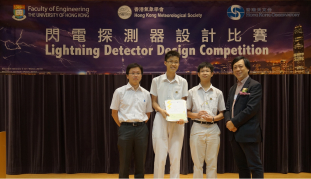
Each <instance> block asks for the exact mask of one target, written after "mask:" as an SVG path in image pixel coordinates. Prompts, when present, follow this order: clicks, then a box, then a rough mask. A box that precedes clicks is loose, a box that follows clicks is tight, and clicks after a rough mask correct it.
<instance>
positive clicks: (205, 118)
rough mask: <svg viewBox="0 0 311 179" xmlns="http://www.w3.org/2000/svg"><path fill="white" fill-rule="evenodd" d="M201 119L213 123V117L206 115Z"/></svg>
mask: <svg viewBox="0 0 311 179" xmlns="http://www.w3.org/2000/svg"><path fill="white" fill-rule="evenodd" d="M203 119H204V120H206V121H207V122H213V116H211V115H209V114H206V115H205V116H203Z"/></svg>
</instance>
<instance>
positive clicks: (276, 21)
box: [0, 1, 311, 74]
mask: <svg viewBox="0 0 311 179" xmlns="http://www.w3.org/2000/svg"><path fill="white" fill-rule="evenodd" d="M0 4H1V3H0ZM310 7H311V5H310V2H299V3H297V2H256V3H254V2H169V1H168V2H152V1H150V2H135V1H134V2H126V1H124V2H110V1H107V2H60V1H57V2H32V3H29V4H21V3H15V4H14V3H13V2H12V4H7V3H6V4H2V5H1V6H0V13H1V14H0V16H1V27H0V48H1V52H0V68H1V73H5V74H8V73H18V74H52V73H56V74H122V73H125V68H126V66H127V65H128V64H130V63H134V62H135V63H139V64H141V65H142V66H143V67H144V71H145V72H146V73H148V74H150V73H151V74H153V73H163V72H164V71H165V66H164V65H163V61H164V55H165V53H166V52H168V51H170V50H176V51H178V52H179V53H180V54H181V59H180V67H179V70H178V73H195V71H196V67H197V65H198V64H200V63H201V62H202V61H208V62H211V63H212V64H213V65H214V66H215V72H216V73H222V74H226V73H231V72H232V69H231V65H230V63H231V61H232V59H233V58H234V57H236V56H240V55H243V56H245V57H247V58H249V59H250V61H251V62H252V68H253V74H289V73H300V74H309V72H310V66H311V27H310V19H311V13H310V10H311V8H310Z"/></svg>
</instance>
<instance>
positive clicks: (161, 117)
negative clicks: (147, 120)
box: [150, 51, 188, 178]
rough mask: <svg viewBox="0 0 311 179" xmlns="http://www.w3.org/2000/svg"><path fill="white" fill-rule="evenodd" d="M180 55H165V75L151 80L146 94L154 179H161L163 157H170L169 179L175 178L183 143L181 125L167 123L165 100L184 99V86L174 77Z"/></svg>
mask: <svg viewBox="0 0 311 179" xmlns="http://www.w3.org/2000/svg"><path fill="white" fill-rule="evenodd" d="M179 62H180V55H179V53H178V52H176V51H170V52H168V53H166V55H165V61H164V65H165V66H166V69H167V70H166V73H165V74H163V75H160V76H158V77H156V78H154V79H153V80H152V83H151V89H150V93H151V95H152V106H153V108H154V109H155V110H156V111H157V113H156V115H155V119H154V122H153V128H152V144H153V150H154V153H155V159H154V178H164V169H165V164H166V158H167V153H168V154H169V157H170V163H171V165H170V177H171V178H179V174H180V157H181V149H182V145H183V139H184V121H183V120H180V121H178V122H168V121H166V116H169V114H168V113H167V112H166V110H165V100H172V99H175V100H177V99H184V100H186V98H187V95H188V83H187V81H186V80H185V79H184V78H182V77H181V76H179V75H177V74H176V71H177V70H178V67H179Z"/></svg>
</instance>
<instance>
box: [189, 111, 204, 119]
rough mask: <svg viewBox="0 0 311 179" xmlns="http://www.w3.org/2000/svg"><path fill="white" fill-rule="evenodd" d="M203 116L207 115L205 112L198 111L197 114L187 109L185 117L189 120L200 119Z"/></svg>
mask: <svg viewBox="0 0 311 179" xmlns="http://www.w3.org/2000/svg"><path fill="white" fill-rule="evenodd" d="M203 115H207V112H206V111H200V112H198V113H194V112H192V111H191V110H189V109H188V111H187V116H188V117H189V118H191V119H200V118H202V116H203Z"/></svg>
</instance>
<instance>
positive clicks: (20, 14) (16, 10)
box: [12, 5, 26, 21]
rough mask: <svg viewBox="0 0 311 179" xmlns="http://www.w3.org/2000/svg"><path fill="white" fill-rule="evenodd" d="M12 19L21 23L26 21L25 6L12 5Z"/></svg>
mask: <svg viewBox="0 0 311 179" xmlns="http://www.w3.org/2000/svg"><path fill="white" fill-rule="evenodd" d="M13 14H14V15H13V17H12V18H13V19H15V20H17V21H22V20H24V19H26V15H25V5H13Z"/></svg>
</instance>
